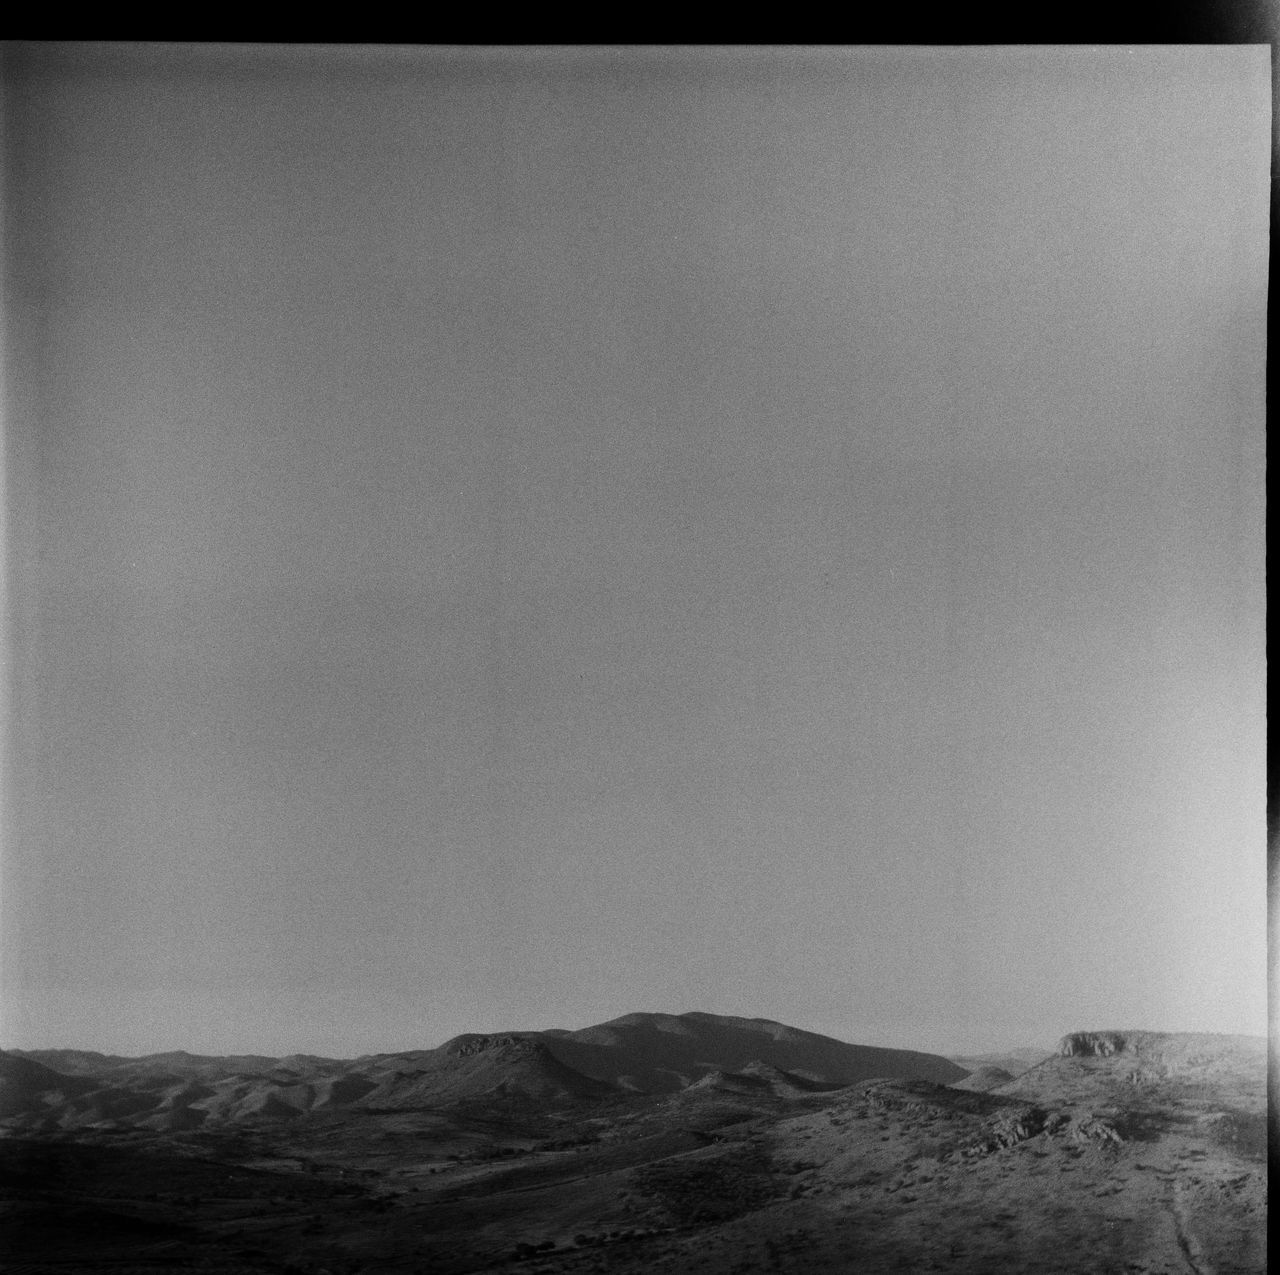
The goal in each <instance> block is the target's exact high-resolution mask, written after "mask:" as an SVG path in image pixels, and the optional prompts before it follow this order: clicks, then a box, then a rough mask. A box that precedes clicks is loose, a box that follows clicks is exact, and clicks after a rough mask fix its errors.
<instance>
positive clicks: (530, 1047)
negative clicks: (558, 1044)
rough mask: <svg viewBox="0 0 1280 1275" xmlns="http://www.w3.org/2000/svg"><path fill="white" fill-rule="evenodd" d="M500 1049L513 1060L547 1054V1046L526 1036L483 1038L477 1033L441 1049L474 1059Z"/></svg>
mask: <svg viewBox="0 0 1280 1275" xmlns="http://www.w3.org/2000/svg"><path fill="white" fill-rule="evenodd" d="M498 1049H500V1050H503V1051H504V1052H505V1053H506V1054H507V1055H508V1056H509V1057H511V1058H533V1057H535V1056H537V1055H539V1054H545V1053H546V1052H547V1049H546V1046H545V1045H543V1044H542V1043H541V1042H540V1041H537V1040H530V1039H528V1038H527V1037H525V1036H512V1035H500V1036H482V1035H478V1034H476V1033H468V1034H466V1035H464V1036H455V1037H454V1038H453V1039H452V1040H451V1041H448V1042H447V1043H446V1044H444V1045H442V1046H441V1047H440V1050H441V1052H442V1053H445V1054H453V1055H456V1056H457V1057H459V1058H472V1057H474V1056H475V1055H476V1054H487V1053H489V1052H490V1051H492V1050H498Z"/></svg>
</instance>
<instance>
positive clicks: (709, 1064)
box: [541, 1013, 965, 1093]
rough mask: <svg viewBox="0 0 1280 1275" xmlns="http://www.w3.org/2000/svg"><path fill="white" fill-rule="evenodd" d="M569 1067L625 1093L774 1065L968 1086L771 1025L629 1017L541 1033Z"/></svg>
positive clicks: (818, 1076)
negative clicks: (713, 1073) (752, 1065)
mask: <svg viewBox="0 0 1280 1275" xmlns="http://www.w3.org/2000/svg"><path fill="white" fill-rule="evenodd" d="M541 1037H542V1039H543V1040H544V1041H545V1042H546V1045H547V1048H548V1049H550V1050H551V1052H552V1053H553V1054H555V1056H556V1057H557V1058H559V1059H560V1060H561V1061H562V1062H564V1063H565V1064H566V1065H568V1066H570V1067H572V1068H574V1070H576V1071H580V1072H582V1073H583V1074H584V1075H587V1076H593V1077H595V1078H596V1079H598V1080H607V1081H609V1082H611V1083H612V1084H615V1085H618V1086H619V1087H621V1088H623V1089H631V1090H640V1091H643V1092H647V1093H655V1092H657V1093H662V1092H667V1093H672V1092H675V1091H676V1090H679V1089H683V1088H684V1087H685V1086H687V1085H690V1084H692V1083H693V1082H694V1081H696V1080H698V1079H700V1078H701V1077H702V1076H704V1075H706V1074H707V1073H708V1072H711V1071H716V1070H719V1071H725V1072H740V1071H742V1069H743V1068H744V1067H746V1066H747V1065H748V1064H749V1063H752V1062H759V1063H767V1064H769V1065H770V1066H773V1067H777V1068H779V1069H781V1070H783V1071H788V1072H793V1073H795V1074H796V1075H798V1076H800V1077H802V1078H804V1079H807V1080H817V1081H823V1082H834V1083H840V1084H846V1085H847V1084H852V1083H854V1082H855V1081H858V1080H866V1079H870V1078H871V1077H874V1076H884V1077H902V1078H912V1079H918V1080H933V1081H937V1082H938V1083H939V1084H947V1083H948V1082H950V1081H953V1080H960V1079H962V1078H963V1077H964V1075H965V1069H964V1068H962V1067H958V1066H957V1065H956V1064H955V1063H952V1062H949V1061H948V1060H947V1059H945V1058H940V1057H938V1056H937V1055H935V1054H923V1053H916V1052H914V1051H912V1050H907V1049H879V1048H875V1047H872V1046H869V1045H850V1044H846V1043H845V1042H843V1041H839V1040H834V1039H832V1038H831V1037H830V1036H820V1035H817V1034H816V1033H814V1032H807V1031H801V1030H800V1029H799V1028H796V1027H788V1026H786V1025H785V1024H783V1023H777V1022H773V1021H772V1020H770V1019H767V1018H734V1017H727V1016H723V1015H719V1014H703V1013H688V1014H626V1015H624V1016H623V1017H621V1018H615V1019H612V1020H611V1021H610V1022H607V1023H600V1024H598V1025H597V1026H595V1027H586V1028H583V1029H582V1030H580V1031H569V1032H566V1031H553V1032H546V1033H541Z"/></svg>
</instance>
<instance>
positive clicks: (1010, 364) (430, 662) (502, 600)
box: [2, 46, 1271, 1055]
mask: <svg viewBox="0 0 1280 1275" xmlns="http://www.w3.org/2000/svg"><path fill="white" fill-rule="evenodd" d="M1269 58H1270V55H1269V50H1268V49H1267V47H1266V46H1249V47H1211V46H1206V47H1198V48H1177V47H1145V48H1119V47H1114V48H1101V49H1099V48H1088V47H1073V48H1064V49H1058V50H1055V49H1047V48H1042V49H1028V48H1019V49H978V48H972V49H970V48H961V49H950V50H943V49H938V50H931V49H921V48H914V49H902V50H894V49H863V50H856V49H855V50H848V51H840V50H816V51H803V50H800V51H797V50H763V51H741V50H734V51H729V50H702V51H694V50H689V51H681V50H675V49H663V50H653V51H646V50H639V49H635V50H623V51H592V50H567V51H536V50H524V51H514V52H512V51H501V50H488V51H484V50H470V51H462V52H456V51H448V50H443V49H439V50H423V51H411V50H405V49H398V50H388V51H374V50H362V51H361V50H355V51H353V50H346V51H344V50H336V49H329V50H323V51H305V50H274V51H273V50H265V51H253V50H248V49H234V50H219V49H217V48H213V47H209V48H204V49H200V50H196V51H191V50H185V51H184V50H178V49H165V48H163V47H133V48H123V49H111V48H99V47H94V46H80V47H75V46H71V47H56V46H55V47H44V48H35V49H32V48H21V47H13V48H11V49H10V52H9V54H8V61H7V63H6V64H5V66H4V74H5V88H6V96H5V98H4V120H3V124H4V129H5V136H6V146H7V150H6V155H5V168H4V176H5V188H4V202H5V216H6V239H5V258H4V264H5V270H6V278H5V325H6V330H7V340H8V350H7V373H6V393H7V401H6V408H7V421H6V432H5V461H6V477H7V511H6V514H7V525H6V536H7V549H6V569H7V586H8V612H9V633H8V636H7V642H6V647H7V658H6V669H7V672H8V678H9V681H8V700H7V703H6V705H5V744H6V748H7V765H8V771H7V775H6V781H7V782H6V809H5V820H6V822H5V832H6V839H5V854H4V860H3V900H4V913H3V918H4V932H3V937H4V949H3V951H4V973H3V978H4V983H3V1001H4V1010H3V1040H2V1043H3V1044H5V1045H7V1046H11V1047H29V1048H34V1047H42V1046H44V1047H51V1046H79V1047H86V1048H97V1049H103V1050H107V1051H112V1052H122V1053H142V1052H148V1051H153V1050H161V1049H169V1048H187V1049H190V1050H193V1051H201V1052H218V1051H230V1050H254V1051H259V1052H287V1051H292V1050H314V1051H318V1052H323V1053H331V1054H340V1055H352V1054H357V1053H361V1052H365V1051H372V1050H391V1049H398V1048H413V1047H418V1048H422V1047H429V1046H432V1045H435V1044H438V1043H440V1042H441V1041H443V1040H444V1039H446V1038H447V1037H449V1036H451V1035H453V1034H454V1033H457V1032H460V1031H464V1030H489V1029H500V1028H512V1029H515V1028H539V1027H579V1026H584V1025H586V1024H588V1023H592V1022H596V1021H600V1020H602V1019H605V1018H611V1017H614V1016H616V1015H618V1014H622V1013H626V1012H631V1011H637V1010H651V1011H662V1012H668V1013H679V1012H683V1011H686V1010H692V1009H699V1010H706V1011H710V1012H717V1013H733V1014H747V1015H758V1016H762V1017H768V1018H776V1019H781V1020H783V1021H785V1022H789V1023H793V1024H795V1025H797V1026H800V1027H806V1028H810V1029H813V1030H817V1031H822V1032H826V1033H828V1034H831V1035H835V1036H838V1037H841V1038H843V1039H846V1040H852V1041H856V1042H860V1043H866V1044H881V1045H896V1046H902V1047H916V1048H924V1049H934V1050H962V1049H978V1048H983V1047H995V1046H1003V1045H1018V1044H1051V1043H1052V1042H1053V1041H1054V1039H1056V1037H1057V1036H1058V1035H1060V1034H1062V1033H1063V1032H1066V1031H1069V1030H1074V1029H1092V1028H1109V1027H1122V1028H1123V1027H1134V1028H1137V1027H1148V1028H1155V1029H1170V1030H1210V1031H1248V1032H1259V1033H1260V1032H1263V1031H1265V1030H1266V1019H1265V1011H1266V983H1265V937H1266V936H1265V916H1266V911H1265V882H1264V873H1265V820H1264V792H1265V760H1264V755H1265V754H1264V743H1265V741H1264V676H1265V668H1264V591H1263V534H1262V526H1263V524H1262V510H1263V485H1262V484H1263V443H1264V433H1263V429H1264V417H1263V409H1264V384H1263V374H1264V360H1265V313H1266V271H1267V252H1268V243H1267V217H1268V205H1267V200H1268V170H1269V165H1270V122H1271V117H1270V60H1269Z"/></svg>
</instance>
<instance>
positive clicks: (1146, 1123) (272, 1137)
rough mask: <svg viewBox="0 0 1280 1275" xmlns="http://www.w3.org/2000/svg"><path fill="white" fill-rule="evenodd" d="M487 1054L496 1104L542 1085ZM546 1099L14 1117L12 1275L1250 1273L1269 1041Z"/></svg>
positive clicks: (755, 1068) (1, 1194)
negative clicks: (143, 1118)
mask: <svg viewBox="0 0 1280 1275" xmlns="http://www.w3.org/2000/svg"><path fill="white" fill-rule="evenodd" d="M468 1039H471V1040H473V1041H474V1040H478V1039H488V1038H468ZM535 1043H536V1042H535ZM506 1048H507V1047H506V1046H505V1045H503V1044H498V1045H496V1046H492V1050H496V1051H497V1052H496V1053H495V1055H494V1058H493V1059H491V1060H490V1061H491V1062H493V1063H494V1066H493V1074H492V1075H491V1076H490V1077H489V1078H490V1079H493V1078H494V1077H495V1076H497V1075H498V1074H500V1073H502V1072H504V1071H506V1070H511V1071H512V1072H513V1074H519V1073H520V1068H521V1067H522V1066H525V1065H526V1064H528V1063H529V1061H530V1058H531V1057H533V1058H534V1061H535V1062H538V1059H537V1057H536V1054H537V1051H536V1050H534V1051H533V1053H532V1054H530V1053H525V1054H523V1055H521V1054H520V1053H519V1052H518V1051H517V1053H516V1054H514V1055H513V1054H511V1053H510V1051H509V1050H508V1051H507V1053H505V1054H503V1052H502V1051H503V1050H504V1049H506ZM426 1052H433V1051H426ZM488 1052H491V1051H490V1050H489V1049H484V1048H480V1049H477V1050H476V1052H474V1053H470V1054H465V1055H463V1058H464V1059H471V1060H474V1059H476V1058H477V1057H483V1055H484V1054H486V1053H488ZM499 1055H501V1056H499ZM7 1058H8V1059H10V1060H12V1059H13V1056H12V1055H9V1056H7ZM21 1061H23V1062H30V1061H32V1060H31V1059H26V1060H21ZM433 1065H434V1064H433ZM470 1065H471V1066H473V1067H474V1065H475V1064H474V1061H473V1062H472V1063H471V1064H470ZM557 1065H558V1066H562V1065H563V1064H559V1063H558V1060H557ZM468 1074H473V1073H468ZM541 1074H542V1073H541V1072H539V1075H541ZM208 1079H209V1077H208V1076H206V1081H208ZM553 1079H554V1080H555V1081H556V1084H555V1085H553V1086H551V1088H550V1089H549V1090H547V1091H545V1092H543V1093H542V1094H541V1095H533V1096H531V1095H530V1094H528V1093H527V1092H524V1091H523V1089H522V1088H521V1086H520V1085H514V1086H508V1088H507V1089H506V1090H505V1091H504V1090H502V1088H501V1081H498V1088H496V1089H492V1090H490V1091H489V1092H488V1093H486V1094H483V1095H476V1094H474V1093H471V1092H466V1093H464V1094H463V1096H461V1097H458V1098H455V1099H448V1098H447V1096H446V1097H444V1098H440V1099H438V1100H436V1101H432V1102H428V1101H422V1102H420V1103H419V1104H417V1105H414V1104H412V1103H404V1104H401V1105H398V1106H393V1107H382V1108H378V1107H370V1106H367V1105H366V1106H362V1107H359V1108H353V1107H351V1106H345V1107H344V1106H340V1105H336V1106H329V1107H327V1108H326V1107H319V1108H315V1109H312V1110H309V1111H307V1112H298V1111H294V1112H293V1114H292V1115H291V1116H290V1117H288V1118H281V1117H280V1116H279V1115H278V1113H277V1115H276V1116H275V1117H272V1116H271V1115H270V1113H269V1112H268V1113H266V1114H264V1113H263V1112H262V1111H259V1112H258V1113H257V1114H252V1115H250V1114H243V1115H241V1116H239V1117H238V1118H237V1119H235V1120H234V1121H232V1120H225V1121H223V1122H222V1123H214V1122H208V1121H206V1122H205V1123H204V1124H203V1125H202V1126H201V1127H197V1128H187V1129H161V1128H155V1127H150V1126H143V1125H137V1124H134V1125H130V1124H129V1123H127V1122H125V1121H123V1120H119V1119H116V1120H109V1121H100V1122H98V1123H97V1124H96V1125H95V1126H78V1127H74V1128H60V1127H56V1126H54V1127H47V1128H45V1129H44V1130H43V1131H41V1130H40V1129H36V1128H32V1127H30V1126H29V1123H28V1124H26V1125H25V1126H24V1118H23V1117H21V1116H12V1115H11V1116H10V1117H9V1119H8V1120H7V1121H6V1123H7V1125H8V1127H9V1132H8V1136H7V1137H6V1138H5V1139H4V1140H3V1141H2V1142H0V1200H2V1201H3V1206H2V1207H3V1212H2V1214H0V1235H2V1236H3V1237H4V1238H3V1244H4V1263H3V1269H4V1270H6V1271H13V1272H26V1273H30V1275H46V1273H47V1275H53V1273H54V1272H59V1273H60V1275H82V1273H87V1272H90V1271H93V1272H98V1271H108V1270H109V1271H117V1272H148V1273H149V1275H158V1273H160V1272H170V1271H172V1272H177V1271H205V1272H221V1273H224V1275H227V1273H230V1272H246V1273H247V1272H294V1273H297V1275H301V1273H302V1272H307V1273H309V1275H322V1272H326V1271H327V1272H329V1273H330V1275H351V1273H353V1272H381V1271H387V1272H432V1273H433V1275H436V1273H438V1275H463V1273H464V1272H482V1271H502V1272H511V1273H512V1275H526V1273H528V1275H534V1273H535V1272H543V1273H545V1275H551V1273H552V1272H605V1271H608V1272H615V1271H616V1272H641V1271H651V1270H659V1271H671V1272H677V1273H678V1272H684V1271H688V1272H705V1273H706V1275H721V1273H723V1275H729V1273H731V1272H736V1273H741V1275H747V1273H748V1272H757V1271H805V1272H845V1271H867V1272H876V1271H899V1270H900V1271H929V1270H942V1271H956V1272H972V1273H974V1275H978V1273H979V1272H981V1273H982V1275H988V1273H989V1272H993V1271H1043V1272H1051V1271H1058V1272H1086V1271H1087V1272H1147V1273H1149V1275H1156V1273H1158V1272H1167V1273H1170V1275H1173V1273H1181V1272H1191V1273H1193V1275H1210V1273H1211V1272H1212V1273H1214V1275H1228V1273H1230V1272H1261V1271H1263V1270H1265V1269H1266V1251H1265V1229H1266V1228H1265V1216H1266V1194H1265V1187H1266V1168H1265V1152H1266V1099H1265V1081H1266V1048H1265V1041H1262V1040H1253V1039H1251V1038H1240V1037H1211V1036H1196V1037H1192V1036H1176V1035H1160V1034H1153V1033H1117V1032H1102V1033H1079V1034H1076V1035H1073V1036H1068V1037H1065V1038H1064V1040H1063V1041H1062V1043H1061V1045H1060V1047H1059V1052H1058V1053H1056V1054H1055V1055H1053V1056H1051V1057H1050V1058H1048V1059H1046V1060H1045V1061H1043V1062H1041V1063H1040V1064H1038V1065H1036V1066H1034V1067H1032V1068H1030V1069H1029V1070H1026V1071H1024V1072H1023V1073H1022V1074H1021V1075H1019V1076H1017V1077H1015V1078H1014V1079H1013V1080H1010V1081H1007V1082H1005V1083H1003V1084H999V1085H997V1086H995V1087H994V1088H990V1089H986V1090H985V1091H983V1090H980V1089H974V1088H965V1087H957V1086H947V1085H943V1084H940V1083H938V1082H936V1081H934V1080H929V1079H925V1078H911V1077H903V1076H899V1077H894V1078H884V1079H859V1080H856V1081H854V1082H852V1083H839V1082H837V1081H833V1080H831V1079H830V1078H822V1077H815V1076H805V1075H801V1074H799V1073H797V1072H791V1071H788V1070H786V1069H784V1068H781V1067H779V1066H777V1065H775V1064H773V1063H768V1062H763V1061H760V1062H753V1063H749V1064H745V1065H741V1066H740V1067H739V1068H738V1069H736V1070H735V1069H733V1068H731V1067H719V1068H715V1067H708V1068H706V1069H705V1070H703V1071H702V1074H701V1076H700V1077H699V1078H698V1079H697V1080H696V1081H692V1082H691V1083H689V1084H688V1085H686V1087H684V1088H682V1089H680V1090H678V1091H676V1092H666V1091H662V1092H656V1093H653V1092H648V1093H645V1092H634V1091H624V1090H622V1089H619V1088H617V1087H614V1088H612V1089H609V1090H604V1089H600V1090H591V1091H590V1092H568V1091H566V1086H565V1084H564V1083H562V1082H564V1081H565V1077H564V1076H563V1075H561V1074H560V1073H559V1072H555V1071H554V1070H553ZM26 1080H27V1081H28V1082H30V1081H31V1080H32V1077H31V1076H27V1077H26ZM961 1080H962V1081H963V1077H962V1078H961ZM34 1081H35V1083H38V1084H41V1085H44V1084H47V1083H49V1082H48V1077H47V1076H39V1075H37V1076H35V1077H34ZM415 1083H416V1086H417V1088H416V1092H418V1094H419V1097H421V1098H426V1097H429V1096H430V1095H429V1094H427V1092H426V1091H425V1089H424V1088H423V1084H424V1082H423V1081H422V1080H421V1079H420V1078H419V1080H418V1081H416V1082H415ZM446 1088H447V1087H446ZM462 1088H463V1089H464V1090H466V1088H467V1086H465V1085H464V1086H463V1087H462ZM568 1088H569V1089H572V1088H574V1086H569V1087H568ZM67 1089H68V1097H67V1101H68V1102H75V1101H81V1100H82V1099H83V1096H84V1092H85V1091H84V1090H83V1089H82V1088H80V1087H79V1086H77V1085H76V1084H75V1083H74V1082H73V1083H71V1084H70V1085H69V1086H67ZM41 1092H46V1093H47V1091H45V1090H42V1091H41ZM369 1092H372V1090H370V1091H369ZM453 1092H457V1086H456V1085H455V1086H454V1087H453ZM9 1105H10V1107H12V1105H13V1104H12V1102H10V1104H9ZM43 1110H45V1111H54V1112H56V1110H57V1108H56V1105H54V1106H49V1105H48V1104H45V1106H44V1107H43Z"/></svg>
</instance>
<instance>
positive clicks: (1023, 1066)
mask: <svg viewBox="0 0 1280 1275" xmlns="http://www.w3.org/2000/svg"><path fill="white" fill-rule="evenodd" d="M1053 1052H1054V1051H1053V1050H1052V1049H1049V1048H1034V1047H1032V1048H1027V1049H1006V1050H1003V1051H1001V1052H999V1053H994V1054H968V1055H956V1054H951V1055H948V1058H949V1061H951V1062H953V1063H955V1064H956V1066H957V1067H963V1068H964V1069H965V1071H968V1072H978V1071H982V1070H984V1069H986V1068H995V1069H997V1070H999V1071H1004V1072H1008V1073H1009V1075H1008V1078H1012V1077H1014V1076H1020V1075H1022V1073H1023V1072H1024V1071H1029V1070H1030V1069H1031V1068H1032V1067H1034V1066H1036V1065H1037V1064H1038V1063H1042V1062H1044V1060H1045V1059H1046V1058H1048V1057H1049V1056H1050V1055H1051V1054H1052V1053H1053Z"/></svg>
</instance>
